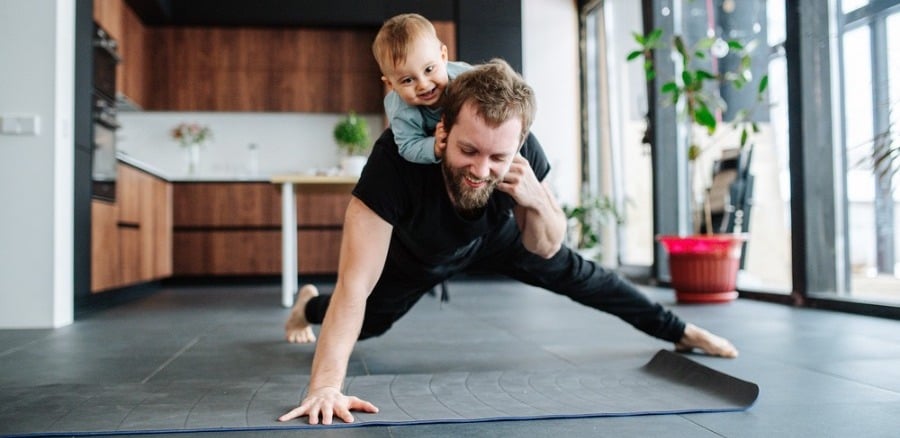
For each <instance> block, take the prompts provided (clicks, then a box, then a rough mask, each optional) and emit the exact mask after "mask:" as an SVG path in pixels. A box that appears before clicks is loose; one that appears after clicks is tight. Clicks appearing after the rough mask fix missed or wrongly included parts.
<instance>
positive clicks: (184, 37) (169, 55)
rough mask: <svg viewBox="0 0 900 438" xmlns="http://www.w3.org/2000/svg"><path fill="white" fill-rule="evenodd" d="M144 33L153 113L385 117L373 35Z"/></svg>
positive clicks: (292, 31)
mask: <svg viewBox="0 0 900 438" xmlns="http://www.w3.org/2000/svg"><path fill="white" fill-rule="evenodd" d="M146 30H147V53H152V54H153V60H154V62H153V63H152V65H148V67H149V68H148V73H147V77H148V78H149V79H148V83H149V85H148V89H149V90H153V91H152V93H148V95H147V96H146V105H145V108H146V109H148V110H166V111H288V112H327V113H343V112H347V111H351V110H353V111H356V112H360V113H380V112H381V111H382V98H383V92H382V83H381V80H380V77H381V73H380V72H379V70H378V65H377V64H376V63H375V60H374V58H373V57H372V51H371V45H372V40H373V39H374V37H375V31H376V30H375V29H311V28H299V29H298V28H227V27H215V28H213V27H159V28H147V29H146Z"/></svg>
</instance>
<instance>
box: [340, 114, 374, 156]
mask: <svg viewBox="0 0 900 438" xmlns="http://www.w3.org/2000/svg"><path fill="white" fill-rule="evenodd" d="M334 140H335V141H336V142H337V144H338V148H340V149H341V150H342V151H344V153H346V154H347V155H351V156H352V155H365V154H366V152H368V151H369V148H371V146H372V145H371V143H370V140H369V126H368V124H367V123H366V120H365V119H363V118H362V117H359V116H357V115H356V113H354V112H352V111H351V112H350V113H349V114H347V117H345V118H343V119H341V121H339V122H338V123H337V125H335V126H334Z"/></svg>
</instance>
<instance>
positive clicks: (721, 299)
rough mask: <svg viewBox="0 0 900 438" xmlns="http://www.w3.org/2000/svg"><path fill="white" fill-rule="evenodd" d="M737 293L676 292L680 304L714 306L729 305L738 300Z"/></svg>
mask: <svg viewBox="0 0 900 438" xmlns="http://www.w3.org/2000/svg"><path fill="white" fill-rule="evenodd" d="M737 297H738V293H737V291H734V290H732V291H727V292H682V291H680V290H676V291H675V299H676V300H678V303H680V304H713V303H727V302H730V301H734V300H735V299H737Z"/></svg>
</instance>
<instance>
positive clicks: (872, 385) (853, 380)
mask: <svg viewBox="0 0 900 438" xmlns="http://www.w3.org/2000/svg"><path fill="white" fill-rule="evenodd" d="M799 368H801V369H803V370H806V371H811V372H813V373H816V374H821V375H824V376H828V377H833V378H836V379H840V380H843V381H846V382H853V383H856V384H857V385H863V386H866V387H868V388H872V389H878V390H881V391H887V392H890V393H892V394H896V395H897V396H900V391H898V390H896V389H891V388H885V387H882V386H879V385H877V384H873V383H869V382H863V381H860V380H856V379H853V378H850V377H847V376H842V375H840V374H835V373H832V372H828V371H824V370H818V369H814V368H810V367H809V366H800V367H799Z"/></svg>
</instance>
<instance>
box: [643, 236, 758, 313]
mask: <svg viewBox="0 0 900 438" xmlns="http://www.w3.org/2000/svg"><path fill="white" fill-rule="evenodd" d="M657 240H659V241H660V243H662V244H663V247H665V248H666V251H668V253H669V273H670V274H671V276H672V288H673V289H675V297H676V298H677V299H678V302H679V303H723V302H728V301H732V300H734V299H735V298H737V296H738V293H737V291H736V290H735V283H736V282H737V272H738V269H739V267H740V262H741V248H742V244H743V243H744V242H745V241H746V240H747V235H746V234H712V235H692V236H658V237H657Z"/></svg>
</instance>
